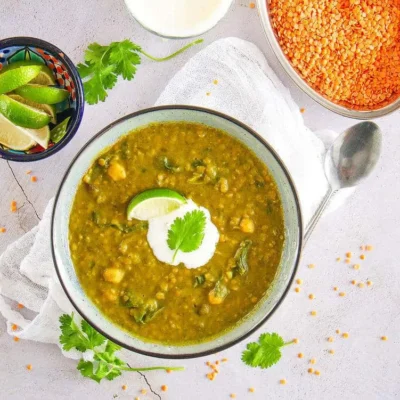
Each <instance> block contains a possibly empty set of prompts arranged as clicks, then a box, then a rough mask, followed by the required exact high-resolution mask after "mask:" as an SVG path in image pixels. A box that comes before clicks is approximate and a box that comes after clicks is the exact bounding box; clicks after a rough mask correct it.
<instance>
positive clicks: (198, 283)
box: [193, 274, 206, 287]
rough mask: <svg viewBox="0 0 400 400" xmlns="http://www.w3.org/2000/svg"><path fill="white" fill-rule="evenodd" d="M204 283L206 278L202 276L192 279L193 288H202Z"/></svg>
mask: <svg viewBox="0 0 400 400" xmlns="http://www.w3.org/2000/svg"><path fill="white" fill-rule="evenodd" d="M205 281H206V277H205V276H204V274H202V275H197V276H195V277H194V284H193V286H194V287H198V286H202V285H203V284H204V282H205Z"/></svg>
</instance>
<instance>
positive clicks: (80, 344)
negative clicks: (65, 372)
mask: <svg viewBox="0 0 400 400" xmlns="http://www.w3.org/2000/svg"><path fill="white" fill-rule="evenodd" d="M60 323H61V325H60V329H61V336H60V343H61V344H62V345H63V346H62V348H63V350H65V351H69V350H71V349H74V348H75V349H76V350H78V351H80V352H82V353H84V352H85V351H87V350H91V351H93V361H86V360H84V359H83V358H81V359H80V360H79V363H78V366H77V369H78V370H79V371H80V373H81V374H82V375H83V376H86V377H87V378H90V379H93V380H95V381H96V382H100V381H101V380H102V379H107V380H109V381H111V380H113V379H114V378H116V377H117V376H120V375H121V374H122V372H123V371H153V370H172V371H181V370H183V369H184V368H183V367H148V368H131V367H130V366H129V365H128V364H127V363H126V362H125V361H122V360H121V359H120V358H118V357H117V356H116V355H115V352H117V351H118V350H120V349H121V347H120V346H118V345H117V344H115V343H113V342H112V341H111V340H108V339H106V338H105V337H104V336H103V335H101V334H100V333H98V332H97V331H96V330H95V329H93V328H92V327H91V326H90V325H89V324H88V323H87V322H86V321H85V320H82V322H81V326H80V327H79V326H78V325H77V324H76V323H75V321H74V314H71V315H68V314H63V315H62V316H61V317H60Z"/></svg>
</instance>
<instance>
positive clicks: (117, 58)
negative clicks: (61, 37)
mask: <svg viewBox="0 0 400 400" xmlns="http://www.w3.org/2000/svg"><path fill="white" fill-rule="evenodd" d="M202 41H203V40H202V39H200V40H196V41H194V42H192V43H189V44H188V45H186V46H184V47H183V48H181V49H180V50H178V51H177V52H175V53H173V54H171V55H170V56H168V57H164V58H157V57H153V56H151V55H150V54H147V53H146V52H145V51H143V50H142V48H141V47H140V46H139V45H137V44H135V43H133V42H131V41H130V40H129V39H126V40H122V41H121V42H112V43H110V44H109V45H108V46H102V45H100V44H98V43H91V44H90V45H89V46H88V48H87V49H86V51H85V59H84V63H80V64H78V66H77V68H78V72H79V75H80V76H81V78H82V81H83V89H84V92H85V100H86V102H87V103H89V104H97V103H98V102H99V101H105V99H106V97H107V90H109V89H112V88H113V87H114V86H115V84H116V82H117V79H118V77H119V76H121V77H122V78H123V79H125V80H128V81H130V80H132V79H133V78H134V77H135V74H136V70H137V65H139V64H140V62H141V58H140V54H143V55H144V56H146V57H148V58H150V59H152V60H154V61H166V60H169V59H171V58H173V57H175V56H177V55H178V54H180V53H182V52H183V51H185V50H186V49H188V48H189V47H192V46H194V45H196V44H198V43H201V42H202Z"/></svg>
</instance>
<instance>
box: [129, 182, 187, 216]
mask: <svg viewBox="0 0 400 400" xmlns="http://www.w3.org/2000/svg"><path fill="white" fill-rule="evenodd" d="M185 203H186V199H185V198H184V197H183V196H182V195H181V194H179V193H178V192H175V190H171V189H164V188H160V189H150V190H146V191H144V192H142V193H140V194H138V195H136V196H135V197H134V198H133V199H132V200H131V201H130V203H129V205H128V210H127V217H128V219H129V220H131V219H138V220H140V221H147V220H149V219H151V218H156V217H161V216H163V215H166V214H169V213H170V212H172V211H174V210H176V209H178V208H179V207H180V206H181V205H182V204H185Z"/></svg>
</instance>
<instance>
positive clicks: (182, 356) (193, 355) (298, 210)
mask: <svg viewBox="0 0 400 400" xmlns="http://www.w3.org/2000/svg"><path fill="white" fill-rule="evenodd" d="M162 110H190V111H198V112H203V113H206V114H211V115H213V116H217V117H219V118H222V119H225V120H227V121H229V122H231V123H233V124H236V125H238V126H239V127H240V128H242V129H244V130H245V131H247V132H248V133H250V134H251V135H252V136H253V137H254V138H255V139H256V140H258V141H259V142H260V143H261V144H262V145H263V146H264V147H265V148H266V149H267V150H268V151H269V152H270V154H271V155H272V156H273V158H274V159H275V160H276V162H277V163H278V165H279V167H280V168H281V170H282V172H283V174H284V175H285V177H286V179H287V181H288V184H289V187H290V191H291V194H292V196H293V200H294V203H295V206H296V215H297V223H298V238H296V239H297V243H298V246H297V250H296V256H295V258H294V262H293V270H292V273H291V275H290V278H289V280H288V282H287V286H286V288H285V289H284V290H283V292H282V295H281V296H280V298H279V300H278V301H277V302H276V304H275V305H274V306H273V307H272V309H271V310H270V311H269V312H268V313H267V314H266V315H265V316H264V317H263V318H262V319H261V320H260V321H259V322H258V323H256V324H255V325H254V326H253V327H252V328H251V329H249V330H247V331H246V332H245V333H243V334H242V335H240V336H239V337H238V338H236V339H233V340H231V341H229V342H227V343H224V344H222V345H216V346H214V347H210V348H209V349H208V350H204V351H199V352H195V353H194V352H193V353H183V354H169V353H168V354H167V353H161V352H151V351H147V350H142V349H138V348H137V347H134V346H131V345H127V344H126V343H123V342H121V341H120V340H117V339H115V338H114V337H113V336H112V335H110V334H108V333H107V332H105V331H104V330H103V329H102V328H101V327H99V326H98V325H97V324H95V323H93V322H92V321H91V319H90V318H88V317H87V316H86V314H85V313H84V312H83V311H82V310H81V309H80V308H79V307H78V305H77V303H76V302H75V300H74V299H73V296H71V294H70V293H69V291H68V288H67V286H66V285H65V283H64V281H63V278H62V275H61V272H60V268H59V266H58V264H57V257H56V254H55V240H54V237H55V218H56V209H57V204H58V201H59V198H60V195H61V192H62V189H63V187H64V184H65V181H66V179H67V178H68V176H69V174H70V171H71V169H72V167H73V165H74V164H75V162H76V161H77V160H78V158H79V157H80V156H81V154H82V153H83V152H84V151H85V150H86V149H87V148H88V147H89V146H90V145H91V144H92V143H93V142H94V141H96V140H97V139H98V138H99V137H100V136H102V135H104V134H105V133H107V132H108V131H109V130H110V129H112V128H113V127H115V126H117V125H119V124H120V123H123V122H124V121H126V120H129V119H131V118H135V117H137V116H140V115H143V114H146V113H151V112H154V111H162ZM303 232H304V228H303V218H302V213H301V207H300V200H299V196H298V193H297V190H296V187H295V185H294V181H293V178H292V177H291V175H290V173H289V171H288V169H287V167H286V166H285V164H284V163H283V161H282V159H281V158H280V157H279V155H278V154H277V153H276V151H275V150H274V149H273V148H272V146H271V145H270V144H269V143H268V142H267V141H266V140H265V139H264V138H262V137H261V136H260V135H259V134H258V133H257V132H256V131H255V130H253V129H252V128H250V127H249V126H247V125H246V124H244V123H242V122H240V121H239V120H237V119H235V118H233V117H231V116H228V115H226V114H224V113H221V112H219V111H215V110H211V109H208V108H203V107H197V106H189V105H164V106H156V107H151V108H146V109H142V110H139V111H136V112H134V113H130V114H127V115H125V116H124V117H122V118H119V119H118V120H116V121H114V122H112V123H110V124H109V125H107V126H106V127H105V128H103V129H102V130H100V131H99V132H98V133H97V134H96V135H95V136H93V137H92V138H91V139H90V140H89V141H88V142H87V143H86V144H85V145H84V146H83V147H82V148H81V149H80V150H79V152H78V153H77V154H76V155H75V157H74V158H73V160H72V161H71V163H70V165H69V166H68V168H67V170H66V172H65V174H64V176H63V177H62V180H61V183H60V185H59V188H58V190H57V194H56V196H55V200H54V207H53V211H52V216H51V234H50V244H51V252H52V257H53V263H54V266H55V270H56V273H57V276H58V279H59V281H60V284H61V286H62V288H63V290H64V292H65V294H66V296H67V297H68V299H69V300H70V302H71V303H72V305H73V306H74V308H75V309H76V311H77V312H78V313H79V314H80V316H81V317H82V318H83V319H85V320H86V321H87V322H88V323H89V324H90V325H92V326H93V327H94V328H95V329H96V330H97V331H98V332H99V333H101V334H102V335H103V336H105V337H106V338H107V339H109V340H111V341H112V342H114V343H116V344H118V345H119V346H121V347H122V348H125V349H127V350H130V351H133V352H135V353H139V354H142V355H145V356H150V357H155V358H164V359H190V358H198V357H203V356H207V355H211V354H215V353H217V352H219V351H222V350H226V349H228V348H230V347H232V346H234V345H236V344H238V343H240V342H241V341H243V340H244V339H246V338H247V337H249V336H250V335H251V334H253V333H254V332H255V331H257V330H258V329H259V328H260V327H261V326H263V325H264V324H265V323H266V322H267V320H268V319H269V318H270V317H271V316H272V315H273V314H274V313H275V311H276V310H277V309H278V308H279V306H280V305H281V304H282V303H283V300H284V299H285V298H286V295H287V293H288V292H289V289H290V287H291V285H292V282H293V280H294V277H295V275H296V273H297V269H298V265H299V263H300V257H301V252H302V247H303ZM85 296H86V294H85ZM86 297H87V296H86ZM113 324H114V325H115V326H116V327H118V329H121V330H122V328H120V327H119V326H118V325H116V324H115V323H113ZM238 325H240V321H239V322H238ZM223 335H224V333H222V334H220V335H217V336H216V338H220V337H223ZM132 336H134V337H136V338H137V339H138V340H141V341H143V339H141V338H140V337H137V336H135V335H132ZM216 338H211V340H210V343H212V342H213V340H215V339H216ZM205 342H207V341H205ZM179 347H185V346H184V345H183V346H179Z"/></svg>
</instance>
